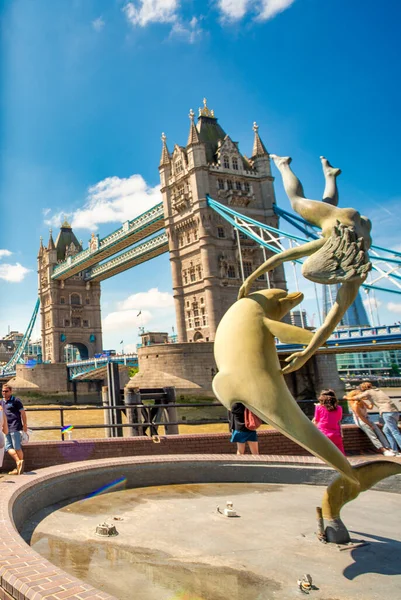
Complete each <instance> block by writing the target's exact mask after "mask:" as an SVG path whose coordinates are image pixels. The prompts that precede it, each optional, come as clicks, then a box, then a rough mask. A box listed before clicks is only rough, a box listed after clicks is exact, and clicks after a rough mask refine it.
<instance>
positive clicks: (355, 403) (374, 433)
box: [344, 390, 395, 456]
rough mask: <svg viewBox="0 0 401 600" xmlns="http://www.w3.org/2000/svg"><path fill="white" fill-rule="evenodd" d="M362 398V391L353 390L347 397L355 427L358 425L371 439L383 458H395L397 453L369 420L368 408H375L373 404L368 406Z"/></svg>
mask: <svg viewBox="0 0 401 600" xmlns="http://www.w3.org/2000/svg"><path fill="white" fill-rule="evenodd" d="M359 396H360V390H352V392H349V393H348V394H347V395H346V396H344V398H345V400H348V406H349V408H350V410H351V413H352V417H353V420H354V423H355V425H358V427H359V428H360V429H362V431H363V432H364V433H366V435H367V436H368V438H369V439H370V441H371V442H372V444H373V445H374V447H375V448H376V449H377V450H378V451H379V452H381V453H382V454H383V456H395V452H393V451H392V450H390V448H389V443H388V440H387V438H386V436H385V435H384V433H383V432H382V431H381V429H380V428H379V427H378V426H377V425H376V423H373V421H371V420H370V419H369V416H368V408H369V409H371V408H372V407H373V403H369V404H367V403H366V402H367V401H365V400H362V399H358V398H359Z"/></svg>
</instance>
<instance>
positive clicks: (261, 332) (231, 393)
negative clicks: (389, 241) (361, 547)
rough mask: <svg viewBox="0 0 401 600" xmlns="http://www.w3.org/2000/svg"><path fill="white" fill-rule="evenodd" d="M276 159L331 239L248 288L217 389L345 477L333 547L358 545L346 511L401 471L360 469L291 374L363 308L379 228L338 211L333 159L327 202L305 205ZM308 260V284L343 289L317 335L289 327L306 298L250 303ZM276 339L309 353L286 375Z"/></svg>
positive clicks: (293, 195) (227, 337) (231, 321)
mask: <svg viewBox="0 0 401 600" xmlns="http://www.w3.org/2000/svg"><path fill="white" fill-rule="evenodd" d="M273 159H274V160H275V162H276V164H277V166H278V168H279V169H280V171H281V173H282V175H283V181H284V186H285V189H286V192H287V194H288V196H289V198H290V200H291V203H292V206H293V208H294V210H296V211H297V212H298V214H300V215H301V216H302V217H303V218H305V219H306V220H308V221H309V222H310V223H312V224H314V225H318V226H320V227H321V228H322V234H323V237H322V238H321V239H318V240H315V241H313V242H310V243H307V244H305V245H304V246H301V247H298V248H292V249H290V250H287V251H285V252H282V253H281V254H279V255H275V256H273V257H271V258H269V259H268V260H267V261H266V262H265V263H264V264H263V265H262V266H261V267H259V268H258V269H257V270H256V271H255V272H254V273H252V275H251V276H250V277H249V278H248V279H247V280H246V281H245V282H244V284H243V285H242V287H241V289H240V293H239V300H238V301H237V302H236V303H235V304H233V305H232V306H231V307H230V308H229V310H228V311H227V312H226V314H225V315H224V317H223V319H222V320H221V322H220V324H219V326H218V329H217V332H216V338H215V343H214V353H215V359H216V363H217V367H218V369H219V372H218V374H217V375H216V376H215V378H214V380H213V389H214V392H215V394H216V396H217V398H218V399H219V400H220V401H221V402H222V404H224V406H225V407H226V408H228V409H230V408H231V406H232V405H233V404H234V403H235V402H242V403H243V404H244V405H245V406H247V407H248V408H249V409H251V410H252V412H254V413H255V414H256V415H258V416H259V417H260V418H261V419H262V420H264V421H265V422H267V423H269V424H271V425H272V426H273V427H274V428H275V429H277V430H278V431H280V432H281V433H283V434H284V435H285V436H287V437H289V438H290V439H292V440H294V441H296V442H297V443H298V444H300V445H301V446H303V447H304V448H306V449H307V450H309V451H310V452H311V453H312V454H314V455H315V456H318V457H319V458H321V459H322V460H324V461H325V462H326V463H327V464H328V465H330V466H332V467H333V468H334V469H336V470H337V471H338V473H339V475H337V477H336V478H335V479H334V480H333V482H332V483H331V484H330V485H329V486H328V488H327V490H326V493H325V496H324V498H323V503H322V512H323V518H324V519H325V521H326V525H327V526H326V531H325V535H326V539H327V541H331V542H336V543H345V542H348V541H349V539H350V538H349V534H348V531H347V529H346V528H345V526H344V524H343V523H342V521H341V518H340V511H341V508H342V507H343V506H344V504H345V503H347V502H349V501H351V500H353V499H355V498H356V497H357V496H358V495H359V493H360V492H361V491H365V490H367V489H369V488H371V487H372V486H373V485H374V484H375V483H376V482H377V481H380V480H381V479H383V478H385V477H388V476H390V475H393V474H396V473H401V465H400V464H398V463H397V462H392V461H389V460H381V461H376V462H371V463H367V464H364V465H360V466H357V467H352V466H351V464H350V463H349V462H348V460H347V459H346V458H345V456H344V455H343V454H342V453H341V452H340V451H339V450H338V449H337V448H336V446H335V445H334V444H333V443H332V442H331V441H330V440H329V439H328V438H326V437H325V436H324V435H323V434H322V433H321V432H320V431H319V430H318V429H317V428H316V427H315V426H314V425H313V424H312V423H311V422H310V421H309V419H308V418H307V417H306V416H305V415H304V413H303V412H302V411H301V409H300V408H299V406H298V404H297V403H296V402H295V400H294V399H293V397H292V395H291V393H290V391H289V390H288V388H287V385H286V383H285V380H284V375H283V373H288V372H290V371H294V370H296V369H298V368H300V367H301V366H302V365H303V364H304V363H305V362H306V361H307V360H308V359H309V358H310V357H311V356H312V355H313V354H314V353H315V352H316V350H317V349H318V348H319V346H321V345H323V344H324V342H325V341H326V340H327V338H328V337H329V336H330V334H331V333H332V331H333V330H334V328H335V327H336V325H337V324H338V323H339V321H340V320H341V318H342V316H343V315H344V313H345V312H346V310H347V308H348V307H349V306H350V305H351V304H352V302H353V301H354V300H355V297H356V295H357V293H358V290H359V287H360V285H361V284H362V283H363V281H364V280H365V279H366V276H367V273H368V271H369V269H370V262H369V258H368V255H367V249H368V248H369V246H370V244H371V239H370V229H371V224H370V221H369V220H368V219H367V218H366V217H362V216H361V215H360V214H359V213H358V212H357V211H355V210H354V209H352V208H345V209H339V208H338V207H337V202H338V192H337V186H336V177H337V176H338V174H339V173H340V171H339V169H334V168H333V167H331V165H330V164H329V162H328V161H327V160H326V159H324V158H322V159H321V160H322V164H323V171H324V174H325V178H326V188H325V193H324V199H323V202H316V201H314V200H308V199H306V198H305V197H304V194H303V189H302V186H301V183H300V182H299V180H298V179H297V178H296V176H295V175H294V173H293V172H292V171H291V169H290V166H289V165H290V159H289V158H279V157H277V156H273ZM304 256H308V257H309V258H308V259H307V261H306V262H305V263H304V265H303V274H304V276H305V277H307V278H308V279H311V280H312V281H318V282H319V283H327V284H330V283H340V284H341V287H340V289H339V292H338V295H337V298H336V302H335V303H334V306H333V308H332V309H331V310H330V312H329V313H328V315H327V318H326V320H325V322H324V323H323V325H322V326H321V327H320V328H319V329H318V330H317V331H316V332H315V333H312V332H310V331H308V330H305V329H302V328H300V327H295V326H293V325H288V324H287V323H283V322H282V321H281V319H282V318H283V317H284V316H285V315H286V314H287V313H288V312H289V311H290V310H291V309H292V308H293V307H294V306H296V305H297V304H299V303H300V302H301V301H302V298H303V295H302V294H301V293H298V292H297V293H293V294H287V292H285V291H284V290H278V289H268V290H261V291H258V292H255V293H253V294H250V295H248V291H249V288H250V286H251V284H252V282H253V281H254V280H255V279H256V278H257V277H259V276H260V275H261V274H263V273H265V272H266V271H269V270H272V269H274V268H275V267H277V266H278V265H280V264H282V263H283V262H285V261H288V260H295V259H298V258H300V257H304ZM275 338H278V339H279V340H280V341H282V342H284V343H298V344H302V345H304V346H306V348H305V349H304V350H302V351H300V352H296V353H294V354H292V356H290V357H289V359H288V362H289V365H288V366H287V367H285V369H283V370H282V369H281V367H280V363H279V360H278V356H277V351H276V346H275Z"/></svg>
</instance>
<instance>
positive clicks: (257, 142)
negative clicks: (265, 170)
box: [252, 122, 269, 158]
mask: <svg viewBox="0 0 401 600" xmlns="http://www.w3.org/2000/svg"><path fill="white" fill-rule="evenodd" d="M253 130H254V132H255V137H254V139H253V148H252V158H256V157H257V156H269V153H268V151H267V150H266V147H265V145H264V143H263V142H262V140H261V139H260V135H259V125H257V124H256V122H255V123H254V124H253Z"/></svg>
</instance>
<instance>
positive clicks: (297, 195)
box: [270, 154, 332, 227]
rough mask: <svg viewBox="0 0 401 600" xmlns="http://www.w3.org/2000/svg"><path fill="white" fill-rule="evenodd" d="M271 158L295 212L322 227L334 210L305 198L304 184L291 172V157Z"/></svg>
mask: <svg viewBox="0 0 401 600" xmlns="http://www.w3.org/2000/svg"><path fill="white" fill-rule="evenodd" d="M270 156H271V158H272V159H273V160H274V163H275V165H276V167H277V168H278V170H279V171H280V173H281V177H282V178H283V184H284V189H285V191H286V194H287V196H288V198H289V200H290V202H291V206H292V208H293V210H295V212H297V213H298V214H299V216H300V217H302V218H303V219H305V220H306V221H308V222H309V223H311V224H312V225H317V226H318V227H322V223H324V220H325V218H327V217H330V216H331V212H332V208H330V206H329V205H328V204H323V203H322V202H319V201H317V200H309V199H308V198H305V193H304V189H303V187H302V184H301V182H300V181H299V179H298V177H297V176H296V175H295V174H294V173H293V171H292V170H291V167H290V163H291V158H290V157H289V156H276V155H275V154H271V155H270Z"/></svg>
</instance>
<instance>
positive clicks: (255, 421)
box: [244, 407, 263, 431]
mask: <svg viewBox="0 0 401 600" xmlns="http://www.w3.org/2000/svg"><path fill="white" fill-rule="evenodd" d="M244 417H245V427H246V428H247V429H250V430H251V431H256V429H259V427H260V426H261V425H262V423H263V421H262V419H259V417H257V416H256V415H254V414H253V412H252V411H250V410H249V408H246V407H245V412H244Z"/></svg>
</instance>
